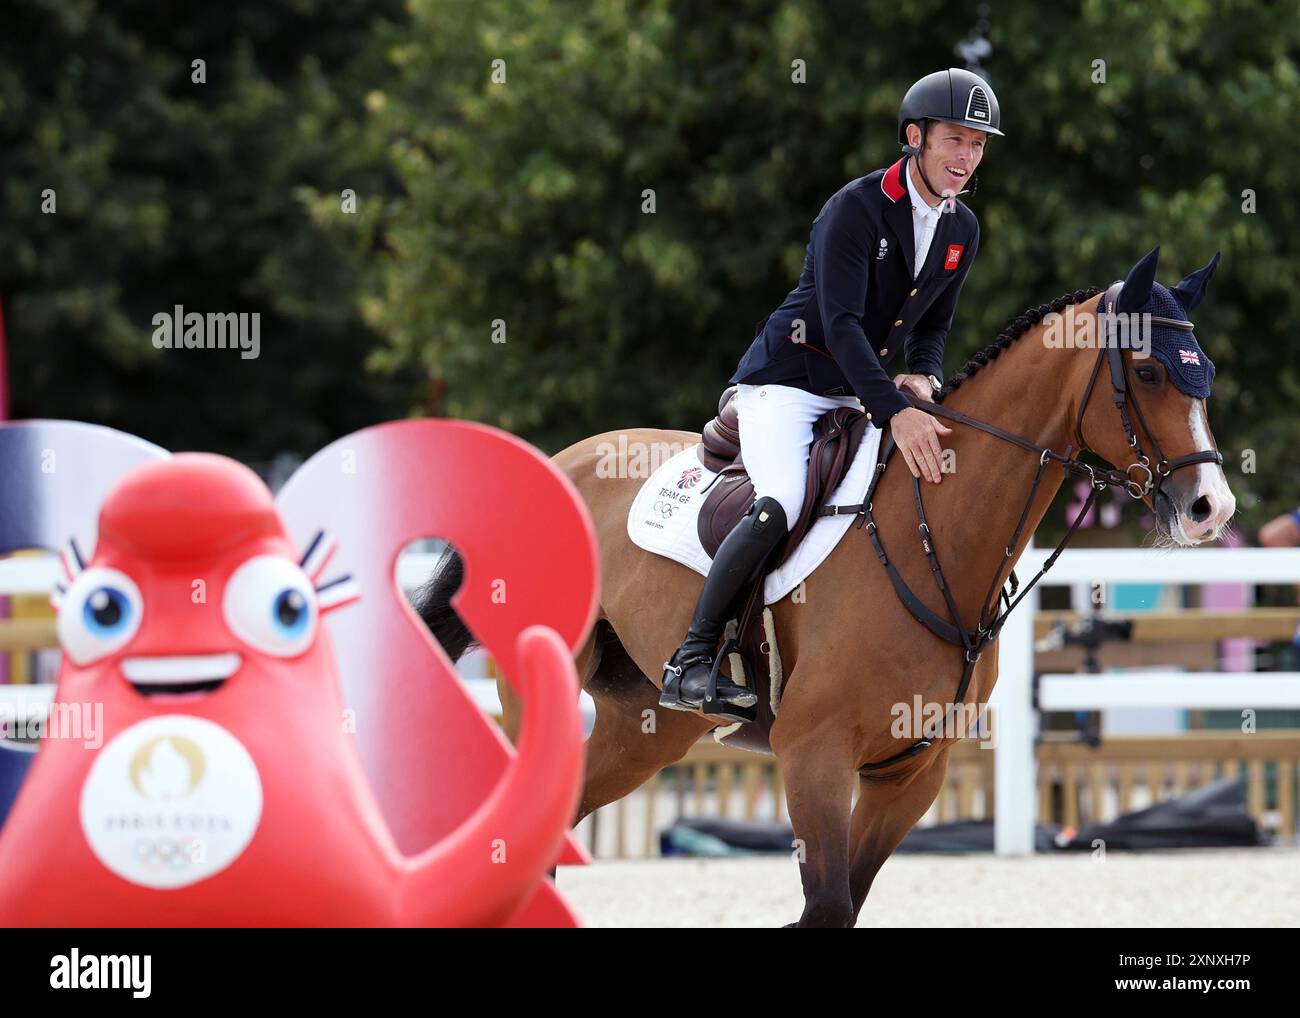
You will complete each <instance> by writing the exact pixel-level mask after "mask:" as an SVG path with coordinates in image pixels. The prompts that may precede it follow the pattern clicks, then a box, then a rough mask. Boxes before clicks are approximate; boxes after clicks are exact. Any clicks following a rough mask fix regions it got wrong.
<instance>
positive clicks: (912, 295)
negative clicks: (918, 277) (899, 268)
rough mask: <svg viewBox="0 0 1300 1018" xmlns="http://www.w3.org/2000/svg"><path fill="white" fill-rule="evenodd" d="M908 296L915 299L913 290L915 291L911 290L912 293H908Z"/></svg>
mask: <svg viewBox="0 0 1300 1018" xmlns="http://www.w3.org/2000/svg"><path fill="white" fill-rule="evenodd" d="M908 296H909V297H915V296H916V290H915V289H914V290H912V292H911V293H909V294H908Z"/></svg>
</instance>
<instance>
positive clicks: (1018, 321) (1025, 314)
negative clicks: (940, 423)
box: [934, 286, 1101, 403]
mask: <svg viewBox="0 0 1300 1018" xmlns="http://www.w3.org/2000/svg"><path fill="white" fill-rule="evenodd" d="M1099 293H1101V287H1097V286H1089V287H1085V288H1084V289H1082V290H1075V291H1074V292H1072V293H1067V294H1063V295H1062V296H1060V297H1057V298H1056V300H1054V301H1052V302H1051V303H1050V304H1040V305H1039V306H1038V307H1036V308H1029V309H1028V310H1027V311H1022V312H1021V313H1020V314H1019V315H1018V316H1016V318H1015V320H1014V321H1012V322H1011V324H1010V325H1008V326H1007V327H1006V328H1005V329H1003V330H1002V332H1001V333H999V334H998V338H997V339H995V340H994V341H993V342H992V343H990V344H989V345H988V346H986V347H985V348H984V349H983V350H980V351H977V352H976V353H975V354H974V355H973V356H972V357H971V359H970V360H968V361H967V362H966V366H965V367H964V368H962V369H961V370H960V371H958V372H957V374H955V375H953V376H952V378H950V379H949V380H948V381H947V382H945V383H944V386H943V388H942V389H940V390H939V391H938V392H936V393H935V394H934V401H935V402H936V403H942V402H943V401H944V398H945V397H947V396H949V395H950V394H951V393H952V392H953V391H954V390H956V389H959V388H960V387H961V383H962V382H964V381H966V379H968V378H970V377H971V376H972V375H974V374H975V373H976V372H978V371H979V369H980V368H982V367H983V366H984V365H985V364H987V363H989V361H991V360H994V359H996V358H997V355H998V354H1000V353H1001V352H1002V351H1003V350H1005V349H1006V348H1007V347H1009V346H1010V345H1011V344H1012V343H1014V342H1015V341H1016V340H1017V339H1019V338H1020V337H1021V336H1023V335H1024V334H1025V333H1026V332H1028V331H1029V330H1030V329H1031V328H1033V326H1035V325H1037V324H1038V323H1039V322H1041V321H1042V320H1043V318H1044V317H1046V316H1047V315H1049V314H1052V313H1053V312H1054V313H1056V314H1058V315H1059V314H1060V313H1061V312H1062V311H1064V310H1065V309H1066V308H1068V307H1069V306H1070V305H1072V304H1082V303H1083V302H1084V301H1085V300H1087V299H1088V298H1089V297H1094V296H1096V295H1097V294H1099Z"/></svg>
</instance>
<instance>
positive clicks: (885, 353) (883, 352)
mask: <svg viewBox="0 0 1300 1018" xmlns="http://www.w3.org/2000/svg"><path fill="white" fill-rule="evenodd" d="M888 354H889V347H885V349H883V350H881V351H880V356H881V357H885V356H888Z"/></svg>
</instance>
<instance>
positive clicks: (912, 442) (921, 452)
mask: <svg viewBox="0 0 1300 1018" xmlns="http://www.w3.org/2000/svg"><path fill="white" fill-rule="evenodd" d="M889 428H890V430H891V431H892V432H893V433H894V442H895V444H897V446H898V448H899V449H900V450H902V453H903V458H904V459H906V460H907V467H908V469H909V470H911V471H912V476H913V477H924V478H925V479H926V480H927V481H929V482H930V483H931V484H938V483H939V482H940V480H942V478H943V469H942V463H943V449H942V448H940V446H939V436H940V435H951V434H952V428H949V427H947V426H945V425H943V424H940V423H939V421H938V420H936V419H935V418H934V417H931V416H930V415H929V414H927V413H926V412H925V411H924V410H918V409H917V408H916V407H908V408H907V409H906V410H900V411H898V413H896V414H894V416H893V417H891V418H890V419H889Z"/></svg>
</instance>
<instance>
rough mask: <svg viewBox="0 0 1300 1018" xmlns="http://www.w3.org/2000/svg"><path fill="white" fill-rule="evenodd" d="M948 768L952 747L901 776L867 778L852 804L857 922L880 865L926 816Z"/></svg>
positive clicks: (851, 881)
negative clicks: (949, 753) (855, 801)
mask: <svg viewBox="0 0 1300 1018" xmlns="http://www.w3.org/2000/svg"><path fill="white" fill-rule="evenodd" d="M947 772H948V751H947V750H946V749H941V750H939V752H938V753H937V754H936V756H935V757H934V758H933V759H931V760H929V761H927V762H926V765H925V766H923V767H921V768H918V769H917V770H914V771H911V772H909V773H907V774H903V775H900V776H899V777H898V778H896V779H894V778H879V779H870V780H869V779H867V778H865V777H864V778H862V780H861V783H860V788H859V791H858V804H857V805H856V806H855V807H854V808H853V825H852V834H851V842H852V844H851V849H852V853H853V859H852V862H851V863H850V864H849V886H850V889H851V891H852V894H853V921H854V922H855V923H856V922H857V919H858V914H859V913H860V912H861V911H862V905H863V903H864V902H866V900H867V893H868V892H869V891H870V890H871V882H872V881H873V880H874V879H875V877H876V874H877V873H878V872H880V867H881V866H883V865H884V864H885V860H886V859H888V858H889V857H890V856H891V855H892V854H893V852H894V849H896V848H897V847H898V846H899V843H900V842H901V841H902V840H903V839H904V838H905V837H907V832H908V831H910V830H911V829H912V828H913V827H914V826H915V824H916V822H917V821H918V820H920V819H921V817H923V816H925V812H926V810H928V809H929V808H930V804H931V803H933V802H934V800H935V797H936V796H937V795H938V794H939V790H940V789H941V788H942V787H943V778H944V775H945V774H946V773H947Z"/></svg>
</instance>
